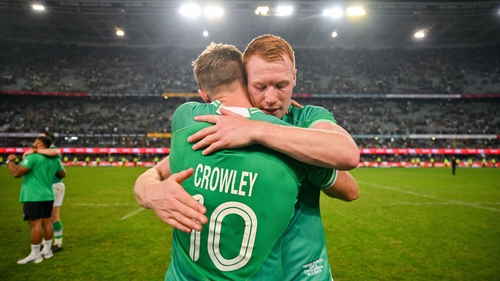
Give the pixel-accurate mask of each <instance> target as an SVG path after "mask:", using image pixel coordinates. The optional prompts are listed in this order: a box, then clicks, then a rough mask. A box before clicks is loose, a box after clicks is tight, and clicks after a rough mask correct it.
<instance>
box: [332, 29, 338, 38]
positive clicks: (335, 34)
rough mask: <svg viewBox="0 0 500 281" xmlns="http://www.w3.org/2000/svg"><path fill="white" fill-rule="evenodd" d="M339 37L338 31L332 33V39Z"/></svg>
mask: <svg viewBox="0 0 500 281" xmlns="http://www.w3.org/2000/svg"><path fill="white" fill-rule="evenodd" d="M337 36H338V33H337V30H335V31H334V32H332V37H333V38H336V37H337Z"/></svg>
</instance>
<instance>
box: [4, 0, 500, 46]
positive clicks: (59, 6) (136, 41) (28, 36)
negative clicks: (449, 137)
mask: <svg viewBox="0 0 500 281" xmlns="http://www.w3.org/2000/svg"><path fill="white" fill-rule="evenodd" d="M186 2H187V1H168V0H163V1H128V0H113V1H105V0H101V1H91V0H80V1H69V0H66V1H37V2H36V3H40V4H43V5H44V6H45V10H44V11H35V10H34V9H33V8H32V6H33V3H34V1H24V0H17V1H16V0H7V1H4V0H2V1H0V40H2V39H3V40H10V41H29V42H61V43H76V44H82V45H126V46H164V45H169V46H180V47H205V46H206V45H207V44H208V43H210V42H211V41H214V42H217V43H220V42H222V43H230V44H234V45H236V46H238V47H244V46H246V44H247V43H248V42H249V41H250V40H251V39H252V38H254V37H256V36H258V35H261V34H265V33H272V34H276V35H279V36H282V37H283V38H285V39H286V40H288V41H289V42H290V43H291V44H292V46H294V47H296V48H297V47H310V48H315V47H344V48H358V47H359V48H392V47H407V48H413V47H452V46H475V45H490V44H498V41H499V38H500V13H499V11H500V1H460V2H458V1H445V0H442V1H365V3H363V2H362V1H357V2H356V3H357V4H360V5H361V6H362V7H363V8H364V9H365V11H366V15H364V16H362V17H357V18H353V17H348V16H346V15H344V16H342V17H340V18H335V19H334V18H331V17H325V16H323V10H324V9H326V8H333V7H336V6H338V7H340V8H341V9H342V11H345V9H346V8H347V7H348V6H349V5H351V2H348V1H346V2H340V1H293V0H291V1H287V3H289V4H291V5H292V6H293V13H292V15H291V16H289V17H279V16H275V15H269V16H258V15H256V13H255V9H256V8H257V6H262V5H268V6H269V7H270V9H271V10H274V9H276V8H277V6H278V4H279V3H283V2H284V1H264V0H262V1H227V0H226V1H222V0H221V1H215V2H216V3H218V4H219V5H220V6H221V7H223V9H224V15H223V17H222V18H219V19H217V20H209V19H207V18H204V17H203V16H202V17H200V18H197V19H187V18H185V17H183V16H182V15H181V14H180V12H179V11H180V7H181V5H182V4H183V3H186ZM198 2H199V5H200V6H201V7H202V8H203V6H204V5H205V3H206V2H207V1H198ZM210 3H213V1H211V2H210ZM117 30H122V31H123V32H124V33H125V34H124V36H117V34H116V31H117ZM204 31H206V32H207V33H208V35H207V36H206V37H205V36H203V34H202V33H203V32H204ZM334 31H336V32H337V34H338V36H337V37H335V38H334V37H332V33H333V32H334ZM417 31H424V33H425V37H424V38H421V39H416V38H415V37H414V34H415V32H417Z"/></svg>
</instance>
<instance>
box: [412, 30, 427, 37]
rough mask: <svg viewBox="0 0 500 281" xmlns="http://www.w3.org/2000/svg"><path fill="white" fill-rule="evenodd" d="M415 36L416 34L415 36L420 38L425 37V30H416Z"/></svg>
mask: <svg viewBox="0 0 500 281" xmlns="http://www.w3.org/2000/svg"><path fill="white" fill-rule="evenodd" d="M413 36H415V38H418V39H420V38H424V37H425V32H423V31H417V32H415V34H414V35H413Z"/></svg>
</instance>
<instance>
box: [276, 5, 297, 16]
mask: <svg viewBox="0 0 500 281" xmlns="http://www.w3.org/2000/svg"><path fill="white" fill-rule="evenodd" d="M276 11H277V12H278V14H277V16H279V17H285V16H289V15H291V14H292V12H293V7H292V6H278V8H276Z"/></svg>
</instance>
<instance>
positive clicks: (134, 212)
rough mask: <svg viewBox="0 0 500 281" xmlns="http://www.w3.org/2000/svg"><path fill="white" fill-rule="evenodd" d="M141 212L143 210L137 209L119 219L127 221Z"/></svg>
mask: <svg viewBox="0 0 500 281" xmlns="http://www.w3.org/2000/svg"><path fill="white" fill-rule="evenodd" d="M143 210H144V208H139V209H137V210H135V211H133V212H132V213H130V214H128V215H126V216H124V217H123V218H121V220H125V219H128V218H130V217H131V216H133V215H136V214H138V213H140V212H141V211H143Z"/></svg>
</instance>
